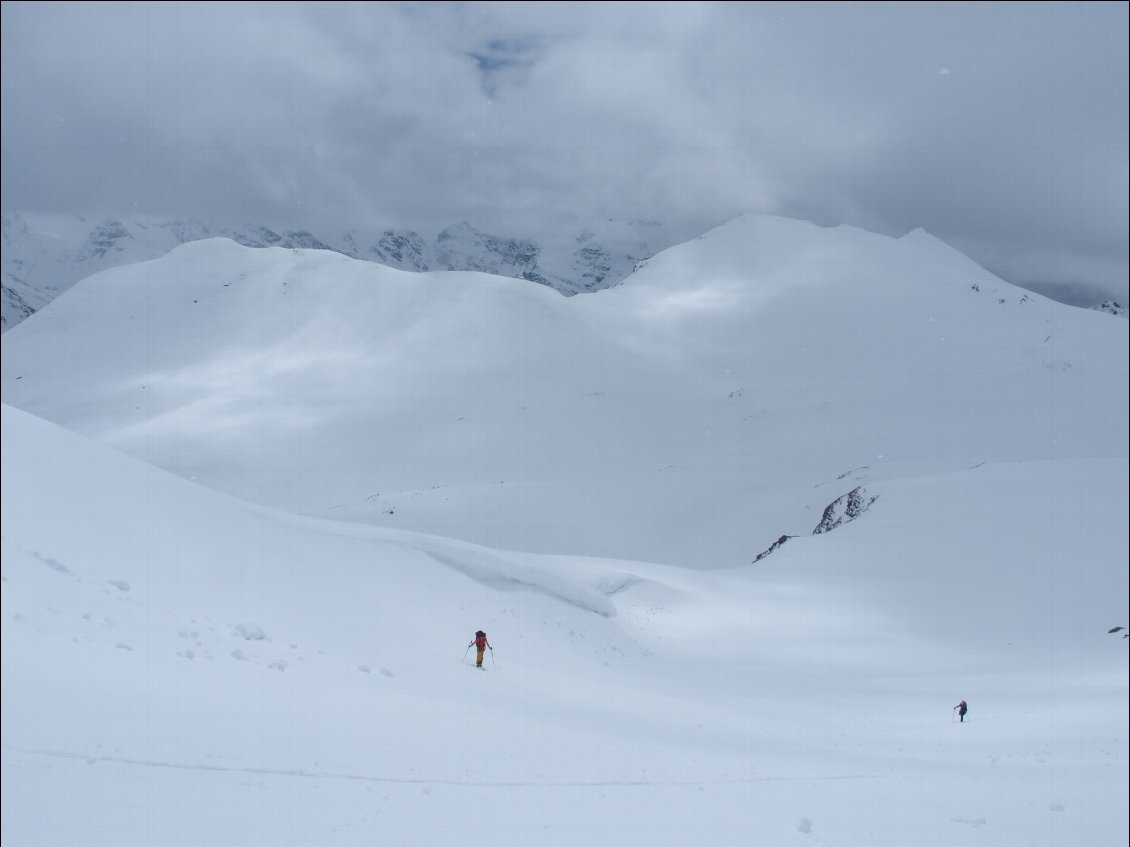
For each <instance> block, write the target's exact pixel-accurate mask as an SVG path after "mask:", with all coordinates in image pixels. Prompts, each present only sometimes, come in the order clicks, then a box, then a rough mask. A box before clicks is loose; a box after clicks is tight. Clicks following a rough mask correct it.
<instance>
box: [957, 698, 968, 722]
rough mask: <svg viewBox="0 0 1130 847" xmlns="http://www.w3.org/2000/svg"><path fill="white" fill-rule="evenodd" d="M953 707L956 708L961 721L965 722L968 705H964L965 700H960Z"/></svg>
mask: <svg viewBox="0 0 1130 847" xmlns="http://www.w3.org/2000/svg"><path fill="white" fill-rule="evenodd" d="M954 709H956V710H957V714H958V716H959V717H960V718H961V722H962V723H965V713H966V712H968V711H969V707H968V706H967V705H965V701H964V700H962V701H961V702H960V703H958V704H957V705H956V706H954Z"/></svg>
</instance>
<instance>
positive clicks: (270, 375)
mask: <svg viewBox="0 0 1130 847" xmlns="http://www.w3.org/2000/svg"><path fill="white" fill-rule="evenodd" d="M710 240H714V241H715V242H717V243H715V244H713V245H709V247H710V249H709V250H707V246H708V245H706V244H705V242H707V241H710ZM194 301H195V302H194ZM1002 301H1003V302H1002ZM2 344H3V401H4V405H3V420H2V430H3V455H2V462H0V469H2V473H3V509H2V545H3V547H2V553H3V575H2V576H3V582H2V589H3V594H2V620H0V627H2V641H3V664H2V683H3V684H2V705H3V715H2V734H3V742H2V743H3V749H2V754H3V764H2V777H3V781H2V789H0V790H2V802H3V820H2V830H0V835H2V837H3V841H4V844H5V845H8V844H12V845H20V844H34V845H76V844H82V845H95V846H96V847H101V845H106V847H121V845H127V844H147V845H148V844H161V845H186V846H187V845H193V847H197V846H198V845H232V847H236V845H272V847H274V845H298V844H315V845H339V844H345V845H353V844H356V845H362V844H364V845H373V844H379V845H421V847H423V846H424V845H427V846H428V847H431V845H484V847H486V846H487V845H490V846H491V847H498V846H499V845H501V847H506V845H522V846H523V847H528V845H546V847H556V846H557V845H577V844H585V845H696V847H697V846H698V845H768V846H769V847H773V845H790V844H797V845H822V846H823V845H839V846H840V847H842V846H843V845H861V847H863V845H866V847H896V845H897V847H905V845H907V844H915V845H947V847H949V845H953V844H962V845H986V846H988V845H992V847H1014V845H1015V847H1021V845H1040V847H1046V846H1047V845H1052V847H1058V846H1059V845H1063V847H1075V845H1107V844H1124V843H1126V842H1127V839H1128V837H1130V824H1128V808H1127V799H1126V798H1127V796H1128V790H1130V785H1128V758H1130V754H1128V736H1130V731H1128V721H1130V712H1128V694H1130V673H1128V663H1127V656H1128V654H1127V643H1128V642H1127V640H1124V639H1123V638H1122V637H1121V635H1122V633H1121V632H1116V633H1110V632H1108V630H1109V629H1111V628H1113V627H1114V626H1116V625H1122V626H1125V625H1127V623H1128V622H1130V621H1128V601H1127V597H1128V589H1130V586H1128V580H1127V568H1126V562H1127V560H1128V558H1130V542H1128V527H1127V515H1128V514H1130V503H1128V491H1130V478H1128V462H1127V441H1128V439H1127V419H1128V415H1127V408H1128V404H1127V356H1126V351H1127V324H1126V322H1125V321H1123V320H1120V319H1117V318H1114V317H1111V316H1106V315H1102V314H1099V313H1095V312H1089V311H1084V310H1079V309H1073V308H1071V307H1067V306H1060V305H1058V304H1055V303H1052V302H1051V301H1046V300H1043V299H1042V298H1039V297H1038V296H1036V295H1032V294H1030V293H1026V292H1022V291H1020V290H1019V289H1015V288H1013V287H1011V286H1008V285H1007V284H1006V283H1003V282H1001V281H1000V280H998V279H996V278H994V277H992V276H990V275H988V274H986V273H985V272H984V271H982V270H980V269H978V268H976V267H975V266H973V265H972V264H971V263H969V262H968V260H966V259H964V258H963V257H961V256H959V255H958V254H955V253H953V251H951V250H949V248H946V247H945V246H944V245H942V244H940V243H939V242H936V241H934V240H933V239H931V238H929V236H926V235H925V234H922V233H914V234H911V235H909V236H907V237H906V238H904V239H899V240H891V239H884V238H881V237H879V236H874V235H870V234H868V233H863V232H860V231H858V230H851V229H847V228H839V229H835V230H822V229H818V228H816V227H812V226H810V225H807V224H802V223H799V222H794V221H784V220H780V219H771V218H754V217H750V218H743V219H739V220H737V221H735V222H733V223H731V224H730V225H728V226H726V227H723V228H721V229H720V230H716V231H713V232H711V233H708V234H707V235H706V236H704V238H703V239H700V240H698V241H696V242H690V243H689V244H686V245H681V246H680V247H677V248H673V249H672V250H670V251H668V252H666V253H664V254H662V255H660V256H659V257H656V258H655V259H654V260H652V262H651V263H649V265H648V266H647V267H645V268H643V269H641V270H640V271H638V272H637V273H636V274H635V275H634V276H633V277H630V278H629V279H628V280H627V281H626V282H625V283H624V284H623V285H622V286H620V287H618V288H616V289H613V290H610V291H606V292H601V293H599V294H594V295H581V296H578V297H574V298H569V299H566V298H561V297H560V296H559V295H556V294H554V293H553V292H548V291H545V290H543V289H541V288H539V287H537V286H533V285H529V284H526V285H525V286H523V284H522V283H520V282H515V281H513V280H502V279H498V278H492V277H486V276H482V275H474V274H424V275H410V274H406V273H400V272H395V271H390V270H388V269H381V268H378V267H375V266H373V265H367V264H364V263H357V262H352V261H350V260H347V259H343V258H341V257H339V256H334V255H326V254H321V253H316V252H312V251H276V250H270V251H264V250H260V251H254V250H250V249H246V248H239V247H236V246H235V245H233V244H230V243H228V242H223V241H213V242H202V243H198V244H190V245H186V246H185V247H183V248H179V249H178V250H176V251H174V252H173V253H171V254H169V255H168V256H166V257H165V258H163V259H160V260H157V261H154V262H149V263H145V264H141V265H135V266H130V267H125V268H119V269H115V270H112V271H108V272H106V273H104V274H100V275H98V276H96V277H92V278H90V279H87V280H85V281H83V282H81V283H79V284H78V285H77V286H75V287H74V288H72V289H71V290H69V291H68V292H66V293H65V294H63V295H62V296H60V297H59V298H58V299H57V300H55V301H54V302H52V303H51V304H50V305H49V306H48V307H47V308H45V309H44V310H43V311H42V312H40V313H37V314H36V315H34V316H32V317H31V318H30V319H28V320H27V321H25V322H24V323H22V324H20V326H18V327H16V328H14V329H12V330H10V331H9V332H7V333H5V334H4V335H3V336H2ZM63 427H65V428H63ZM193 477H195V481H192V479H191V478H193ZM853 493H854V494H855V495H856V496H854V497H849V496H848V495H850V494H853ZM833 503H836V504H837V505H836V506H833V507H832V508H830V509H828V510H827V516H828V521H827V523H826V524H825V527H826V529H827V531H821V532H820V533H819V534H812V532H813V530H814V529H815V528H816V527H817V525H819V524H821V523H822V517H824V516H825V508H826V507H829V506H832V504H833ZM300 513H304V514H300ZM342 517H344V518H347V520H336V519H335V520H330V519H329V518H342ZM836 521H839V523H838V524H836ZM833 524H836V525H834V526H833ZM782 535H787V536H794V537H791V538H788V539H787V540H786V541H785V542H784V543H782V544H780V545H779V546H778V547H777V548H776V549H775V550H774V551H773V552H772V553H771V554H770V555H768V556H765V557H764V558H762V559H760V561H758V562H757V563H756V564H752V563H751V562H752V560H753V558H754V557H755V556H756V555H757V554H758V553H760V552H762V551H764V550H766V549H767V548H769V547H770V545H771V544H772V543H773V542H774V541H775V540H777V539H778V538H779V537H781V536H782ZM479 628H481V629H484V630H485V631H486V632H487V633H488V635H489V637H490V640H491V643H492V645H493V647H494V650H493V651H491V652H490V653H489V654H488V657H487V660H486V667H485V670H482V671H479V670H476V669H475V668H474V667H473V658H474V651H473V648H471V649H468V644H469V642H470V641H471V639H472V637H473V634H474V632H475V630H476V629H479ZM959 700H966V701H967V702H968V703H969V709H970V710H969V714H968V715H967V716H966V719H965V722H964V723H959V722H958V718H957V715H956V712H955V711H954V709H953V707H954V706H955V705H956V704H957V703H958V701H959Z"/></svg>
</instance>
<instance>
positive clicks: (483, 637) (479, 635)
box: [467, 629, 494, 668]
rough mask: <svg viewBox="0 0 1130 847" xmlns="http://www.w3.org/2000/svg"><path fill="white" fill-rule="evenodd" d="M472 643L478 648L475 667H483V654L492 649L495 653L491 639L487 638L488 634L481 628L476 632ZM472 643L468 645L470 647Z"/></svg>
mask: <svg viewBox="0 0 1130 847" xmlns="http://www.w3.org/2000/svg"><path fill="white" fill-rule="evenodd" d="M471 644H474V645H475V650H476V653H475V667H476V668H481V667H482V666H483V654H484V653H485V652H486V651H487V650H490V652H491V653H493V652H494V648H493V647H491V646H490V641H488V640H487V634H486V633H485V632H483V631H482V630H481V629H480V630H479V631H478V632H476V633H475V640H474V641H472V642H471ZM471 644H468V645H467V646H468V647H470V646H471Z"/></svg>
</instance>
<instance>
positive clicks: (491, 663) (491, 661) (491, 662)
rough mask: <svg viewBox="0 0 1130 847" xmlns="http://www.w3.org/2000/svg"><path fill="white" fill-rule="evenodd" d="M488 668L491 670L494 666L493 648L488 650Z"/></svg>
mask: <svg viewBox="0 0 1130 847" xmlns="http://www.w3.org/2000/svg"><path fill="white" fill-rule="evenodd" d="M490 666H491V667H492V668H493V667H494V666H495V664H494V648H493V647H491V648H490Z"/></svg>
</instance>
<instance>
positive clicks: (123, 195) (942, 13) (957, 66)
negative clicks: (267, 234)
mask: <svg viewBox="0 0 1130 847" xmlns="http://www.w3.org/2000/svg"><path fill="white" fill-rule="evenodd" d="M1126 29H1127V10H1126V6H1125V5H1124V4H1111V3H1086V2H1080V3H1071V4H1060V3H1042V4H997V3H883V4H843V3H830V4H824V3H783V4H773V3H758V4H735V3H720V4H713V3H705V4H699V3H685V4H684V3H661V4H649V3H625V4H621V3H534V4H523V3H473V4H462V3H454V4H449V3H404V4H399V3H381V4H350V3H346V4H330V3H319V4H289V3H287V4H276V3H248V4H243V3H216V4H209V3H197V4H183V5H182V4H115V3H98V4H86V3H81V4H62V3H50V4H46V3H44V4H38V3H5V4H4V5H3V168H4V186H3V198H2V199H3V206H4V208H5V209H8V210H20V209H27V210H58V211H82V212H93V211H98V210H104V211H106V212H110V213H114V212H123V211H131V210H132V211H138V212H141V211H144V212H149V213H159V214H176V215H181V216H187V215H192V216H198V217H204V218H208V219H212V220H220V221H225V222H235V221H236V220H240V221H242V220H257V221H263V222H267V223H272V224H274V225H279V226H305V227H309V228H314V227H318V226H321V227H331V226H332V227H353V226H396V227H401V226H403V227H412V228H416V229H419V230H421V231H424V232H436V231H438V230H439V229H440V228H442V227H444V226H447V225H449V224H451V223H454V222H456V221H458V220H470V221H474V222H475V223H476V225H477V226H480V227H482V228H486V229H491V228H494V229H495V230H496V231H499V232H506V233H507V234H513V235H518V236H523V237H536V236H537V234H538V232H539V231H544V230H545V229H546V228H551V227H557V226H561V225H562V224H563V222H565V221H569V220H585V219H598V218H599V217H602V216H609V217H618V218H630V219H659V220H662V221H664V222H665V223H666V224H668V225H669V226H670V227H671V229H672V230H674V231H675V232H677V233H679V234H680V235H681V236H685V237H693V236H694V235H696V234H698V233H700V232H702V231H704V230H705V229H707V228H709V227H711V226H714V225H716V224H718V223H721V222H722V221H724V220H725V219H727V218H729V217H732V216H733V215H736V214H739V213H740V212H742V211H747V210H753V211H768V212H779V213H785V214H795V215H799V216H803V217H808V218H810V219H813V220H816V221H817V222H820V223H825V224H834V223H849V224H854V225H859V226H865V227H868V228H872V229H876V230H879V231H883V232H888V233H890V234H901V233H902V232H905V231H908V230H910V229H913V228H916V227H922V228H925V229H927V230H929V231H931V232H932V233H934V234H935V235H937V236H939V237H941V238H943V239H945V240H947V241H950V243H952V244H954V245H955V246H958V247H959V249H965V250H967V252H969V253H970V255H972V256H973V257H974V258H975V259H977V260H978V261H982V262H983V263H985V264H986V265H987V266H992V267H993V268H994V269H1000V270H999V271H998V272H1004V273H1013V274H1016V275H1017V278H1016V279H1015V281H1019V282H1024V281H1031V280H1044V281H1047V280H1049V279H1053V281H1054V279H1055V277H1056V275H1058V274H1060V273H1064V274H1072V277H1071V278H1070V279H1064V280H1062V282H1064V283H1072V284H1086V285H1093V286H1097V287H1100V288H1102V289H1104V290H1110V291H1112V292H1113V293H1114V294H1116V295H1117V294H1121V296H1122V297H1123V299H1126V293H1125V292H1126V273H1127V272H1126V267H1127V259H1126V256H1127V237H1126V233H1127V226H1128V222H1127V207H1128V186H1127V158H1128V150H1127V105H1126V104H1127V85H1126V80H1127V76H1128V67H1127V44H1126V37H1125V36H1126Z"/></svg>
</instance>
